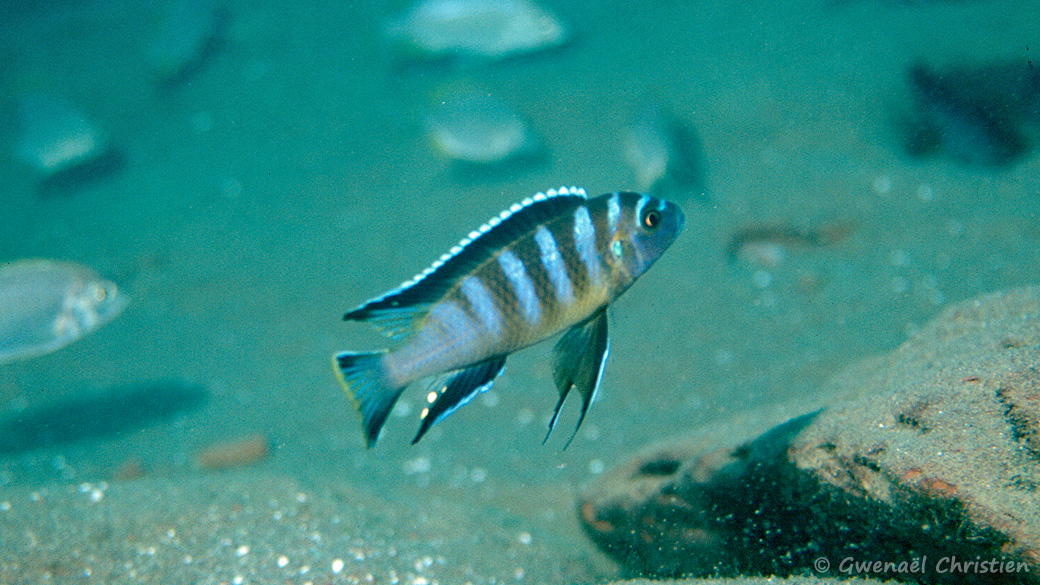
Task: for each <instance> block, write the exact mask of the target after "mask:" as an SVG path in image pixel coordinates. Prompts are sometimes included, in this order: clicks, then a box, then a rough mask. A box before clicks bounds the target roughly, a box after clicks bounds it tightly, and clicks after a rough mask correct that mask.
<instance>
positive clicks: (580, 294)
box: [548, 213, 589, 301]
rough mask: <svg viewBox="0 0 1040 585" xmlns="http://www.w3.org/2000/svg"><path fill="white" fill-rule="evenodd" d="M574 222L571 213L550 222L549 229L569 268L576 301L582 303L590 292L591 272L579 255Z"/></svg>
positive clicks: (569, 278)
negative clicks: (581, 300)
mask: <svg viewBox="0 0 1040 585" xmlns="http://www.w3.org/2000/svg"><path fill="white" fill-rule="evenodd" d="M574 221H575V218H574V214H573V213H569V214H567V215H566V216H564V217H560V218H558V219H555V220H553V221H552V222H550V223H549V225H548V228H549V232H550V233H552V235H553V239H554V240H555V241H556V248H557V249H558V250H559V251H560V257H561V258H562V259H563V265H564V266H565V267H566V268H567V280H569V281H570V283H571V290H572V291H573V294H574V299H575V301H580V299H583V298H585V295H586V294H588V291H589V272H588V268H586V266H585V264H584V263H583V262H582V260H581V256H580V255H579V254H578V245H577V242H576V241H575V239H574Z"/></svg>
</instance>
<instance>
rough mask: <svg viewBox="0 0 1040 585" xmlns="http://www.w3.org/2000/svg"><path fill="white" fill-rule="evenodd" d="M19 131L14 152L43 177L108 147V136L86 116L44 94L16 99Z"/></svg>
mask: <svg viewBox="0 0 1040 585" xmlns="http://www.w3.org/2000/svg"><path fill="white" fill-rule="evenodd" d="M18 123H19V125H20V130H21V133H20V135H19V136H18V139H17V141H16V142H15V156H16V157H17V158H18V159H20V160H21V161H22V162H24V163H25V164H27V165H29V166H32V167H33V168H34V169H36V171H37V172H38V173H39V174H40V175H41V176H44V177H49V176H53V175H56V174H58V173H60V172H62V171H64V170H66V169H68V168H71V167H74V166H77V165H81V164H84V163H86V162H87V161H90V160H92V159H94V158H96V157H98V156H100V155H101V154H103V153H104V152H105V151H106V150H107V149H108V138H107V136H106V134H105V133H104V132H102V131H101V130H99V129H98V128H97V127H96V126H95V124H94V123H93V122H92V121H90V120H88V119H87V116H86V115H84V114H83V113H82V112H80V111H79V110H78V109H76V108H75V107H74V106H72V105H70V104H68V103H66V102H65V101H63V100H61V99H59V98H56V97H53V96H50V95H46V94H39V95H26V96H22V97H21V98H20V99H19V100H18Z"/></svg>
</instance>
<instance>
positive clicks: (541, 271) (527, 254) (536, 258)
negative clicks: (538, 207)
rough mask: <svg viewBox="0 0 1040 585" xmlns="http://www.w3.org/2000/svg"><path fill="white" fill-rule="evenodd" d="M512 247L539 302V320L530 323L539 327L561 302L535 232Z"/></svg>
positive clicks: (550, 317)
mask: <svg viewBox="0 0 1040 585" xmlns="http://www.w3.org/2000/svg"><path fill="white" fill-rule="evenodd" d="M536 229H537V228H536ZM510 249H511V250H512V251H513V253H514V254H516V257H517V258H518V259H519V260H520V262H521V263H522V264H523V266H524V273H525V274H526V275H527V278H528V280H529V281H530V283H531V287H532V289H533V290H534V294H535V299H537V302H538V315H539V320H538V322H536V323H530V322H529V324H530V325H531V326H532V327H537V326H538V325H539V324H542V323H545V321H546V320H550V319H552V318H553V316H554V315H556V314H557V312H558V309H559V303H557V302H556V294H555V293H554V292H553V285H552V281H551V279H550V278H549V273H548V271H546V269H545V266H543V265H542V260H541V253H540V251H539V249H538V244H537V243H535V240H534V232H533V231H532V233H531V235H530V237H527V238H524V239H523V240H520V241H518V242H517V243H516V244H514V245H513V246H512V247H511V248H510Z"/></svg>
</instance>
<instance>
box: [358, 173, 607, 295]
mask: <svg viewBox="0 0 1040 585" xmlns="http://www.w3.org/2000/svg"><path fill="white" fill-rule="evenodd" d="M560 195H580V196H581V197H588V195H587V194H586V193H585V189H583V188H581V187H560V188H559V189H549V190H548V191H546V192H544V193H537V194H535V195H533V196H531V197H528V198H526V199H524V200H523V201H520V202H519V203H514V204H512V205H511V206H509V208H508V209H506V210H504V211H502V212H501V213H499V214H498V215H496V216H495V217H492V218H491V219H490V220H488V221H487V222H486V223H485V224H484V225H482V226H480V227H479V228H477V229H475V230H473V231H471V232H470V233H469V234H467V235H466V237H464V238H462V240H460V241H459V243H458V244H455V245H454V246H452V247H451V249H450V250H448V252H447V253H445V254H443V255H442V256H441V257H440V258H438V259H437V260H436V261H434V263H433V264H430V265H429V266H428V267H427V268H426V269H425V270H423V271H422V272H420V273H419V274H416V275H415V276H413V277H412V278H410V279H408V280H406V281H404V282H402V283H401V284H400V285H399V286H398V287H397V288H394V289H392V290H389V291H387V292H386V293H384V294H381V295H379V296H378V297H375V298H372V299H369V300H367V301H365V302H364V303H363V304H362V305H361V306H364V305H367V304H369V303H375V302H379V301H381V300H383V299H385V298H386V297H389V296H391V295H395V294H397V293H399V292H401V291H402V290H404V289H406V288H409V287H412V286H415V285H417V284H419V283H420V282H421V281H422V279H424V278H426V277H427V276H429V275H430V274H432V273H433V271H434V270H437V269H438V268H440V267H441V266H442V265H443V264H444V263H445V262H447V261H448V260H450V259H451V258H452V257H453V256H455V255H456V254H458V253H459V252H461V251H462V249H463V248H465V247H466V246H468V245H469V244H470V242H472V241H473V240H475V239H477V238H479V237H480V236H482V235H484V234H485V233H487V232H488V231H490V230H491V229H493V228H494V227H495V226H497V225H498V224H500V223H502V222H503V221H505V220H506V219H508V218H509V216H511V215H513V214H514V213H516V212H518V211H520V210H522V209H524V208H525V207H527V206H528V205H531V204H532V203H536V202H538V201H545V200H546V199H549V198H552V197H557V196H560Z"/></svg>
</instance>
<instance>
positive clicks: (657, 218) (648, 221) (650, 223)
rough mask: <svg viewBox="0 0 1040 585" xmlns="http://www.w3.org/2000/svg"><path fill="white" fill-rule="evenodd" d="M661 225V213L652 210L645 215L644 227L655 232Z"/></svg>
mask: <svg viewBox="0 0 1040 585" xmlns="http://www.w3.org/2000/svg"><path fill="white" fill-rule="evenodd" d="M659 225H661V213H660V212H659V211H657V210H655V209H651V210H650V211H647V212H646V213H645V214H643V227H645V228H646V229H648V230H654V229H657V226H659Z"/></svg>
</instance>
